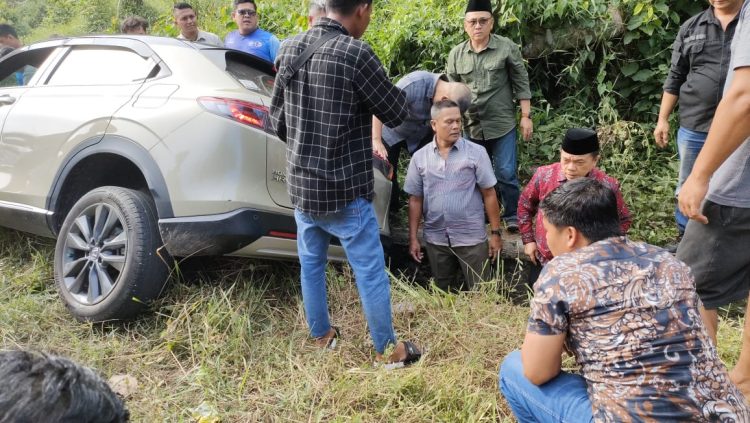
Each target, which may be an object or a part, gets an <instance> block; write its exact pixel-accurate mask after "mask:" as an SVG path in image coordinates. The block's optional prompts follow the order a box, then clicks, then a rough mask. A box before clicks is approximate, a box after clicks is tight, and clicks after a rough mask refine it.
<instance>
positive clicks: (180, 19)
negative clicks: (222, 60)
mask: <svg viewBox="0 0 750 423" xmlns="http://www.w3.org/2000/svg"><path fill="white" fill-rule="evenodd" d="M172 13H173V16H174V24H175V25H177V27H178V28H180V35H178V36H177V38H179V39H181V40H188V41H193V42H197V43H204V44H211V45H213V46H216V47H224V43H222V42H221V39H220V38H219V37H218V36H216V34H212V33H210V32H206V31H201V30H200V29H198V16H197V15H196V14H195V11H194V10H193V6H191V5H189V4H187V3H177V4H175V5H174V9H173V10H172Z"/></svg>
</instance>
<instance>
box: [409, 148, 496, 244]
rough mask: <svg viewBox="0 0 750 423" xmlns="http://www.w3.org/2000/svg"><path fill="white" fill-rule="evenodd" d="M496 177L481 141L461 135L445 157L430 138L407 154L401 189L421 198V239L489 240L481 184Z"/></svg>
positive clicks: (492, 182) (437, 241) (435, 241)
mask: <svg viewBox="0 0 750 423" xmlns="http://www.w3.org/2000/svg"><path fill="white" fill-rule="evenodd" d="M496 183H497V179H495V174H494V172H493V170H492V163H491V162H490V157H489V156H488V155H487V151H486V150H485V149H484V147H482V146H480V145H478V144H475V143H473V142H471V141H468V140H466V139H464V138H459V139H458V141H456V144H454V145H453V148H451V150H450V152H449V154H448V159H447V160H444V159H443V158H442V157H441V156H440V153H439V152H438V148H437V144H436V143H435V140H434V138H433V140H432V142H431V143H429V144H427V145H425V146H424V147H422V148H421V149H419V150H418V151H417V152H416V153H414V156H413V157H412V158H411V163H409V171H408V172H407V174H406V183H405V184H404V191H406V192H407V193H409V194H410V195H414V196H417V197H422V198H423V204H422V207H423V208H422V216H423V217H424V230H423V234H424V240H425V241H427V242H429V243H430V244H436V245H449V246H451V247H465V246H472V245H477V244H479V243H481V242H485V241H486V240H487V229H486V226H485V223H484V201H483V200H482V193H481V192H480V191H479V190H480V188H481V189H486V188H490V187H494V186H495V184H496Z"/></svg>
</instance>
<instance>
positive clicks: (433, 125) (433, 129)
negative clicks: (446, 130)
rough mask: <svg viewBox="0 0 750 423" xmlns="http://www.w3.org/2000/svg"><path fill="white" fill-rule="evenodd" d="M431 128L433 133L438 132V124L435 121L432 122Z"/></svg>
mask: <svg viewBox="0 0 750 423" xmlns="http://www.w3.org/2000/svg"><path fill="white" fill-rule="evenodd" d="M430 126H431V127H432V132H437V130H436V129H435V128H436V127H437V122H435V119H431V120H430Z"/></svg>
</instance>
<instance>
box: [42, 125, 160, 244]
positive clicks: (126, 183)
mask: <svg viewBox="0 0 750 423" xmlns="http://www.w3.org/2000/svg"><path fill="white" fill-rule="evenodd" d="M63 163H64V165H63V166H61V167H60V169H59V170H58V171H57V174H56V175H55V179H54V181H55V183H54V185H53V187H52V188H51V190H50V194H49V196H48V204H47V210H50V211H52V212H53V213H52V214H50V215H49V216H48V218H47V219H48V225H49V227H50V229H51V230H52V231H53V233H54V234H55V235H57V233H58V232H59V230H60V227H61V226H62V222H63V221H64V220H65V215H66V214H67V212H68V211H69V210H70V208H71V207H72V206H73V204H75V202H76V201H78V199H79V198H81V197H82V196H83V195H84V194H85V193H86V192H88V191H90V190H92V189H95V188H98V187H101V186H105V185H114V186H121V187H124V188H131V189H136V190H140V191H143V192H145V193H148V194H149V195H150V196H151V198H152V200H153V201H154V205H155V206H156V211H157V214H158V217H159V218H170V217H174V212H173V210H172V204H171V202H170V200H169V190H168V189H167V184H166V181H165V180H164V176H163V175H162V173H161V170H160V169H159V166H158V165H157V164H156V162H155V161H154V159H153V157H152V156H151V154H150V153H149V151H148V150H146V149H145V148H143V147H141V146H140V145H139V144H137V143H135V142H133V141H132V140H130V139H128V138H125V137H122V136H117V135H105V136H104V137H102V138H101V139H100V140H96V139H94V140H90V141H87V142H83V143H81V144H80V145H79V146H78V147H77V148H75V149H74V150H73V151H71V152H70V153H69V154H68V156H67V158H66V159H65V160H63ZM97 170H107V171H108V173H107V174H97V172H96V171H97ZM92 173H93V174H94V175H93V176H92Z"/></svg>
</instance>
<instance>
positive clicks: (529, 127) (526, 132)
mask: <svg viewBox="0 0 750 423" xmlns="http://www.w3.org/2000/svg"><path fill="white" fill-rule="evenodd" d="M518 103H519V104H520V105H521V122H519V126H520V127H521V138H523V140H524V141H528V140H530V139H531V134H533V133H534V122H532V120H531V100H518Z"/></svg>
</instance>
